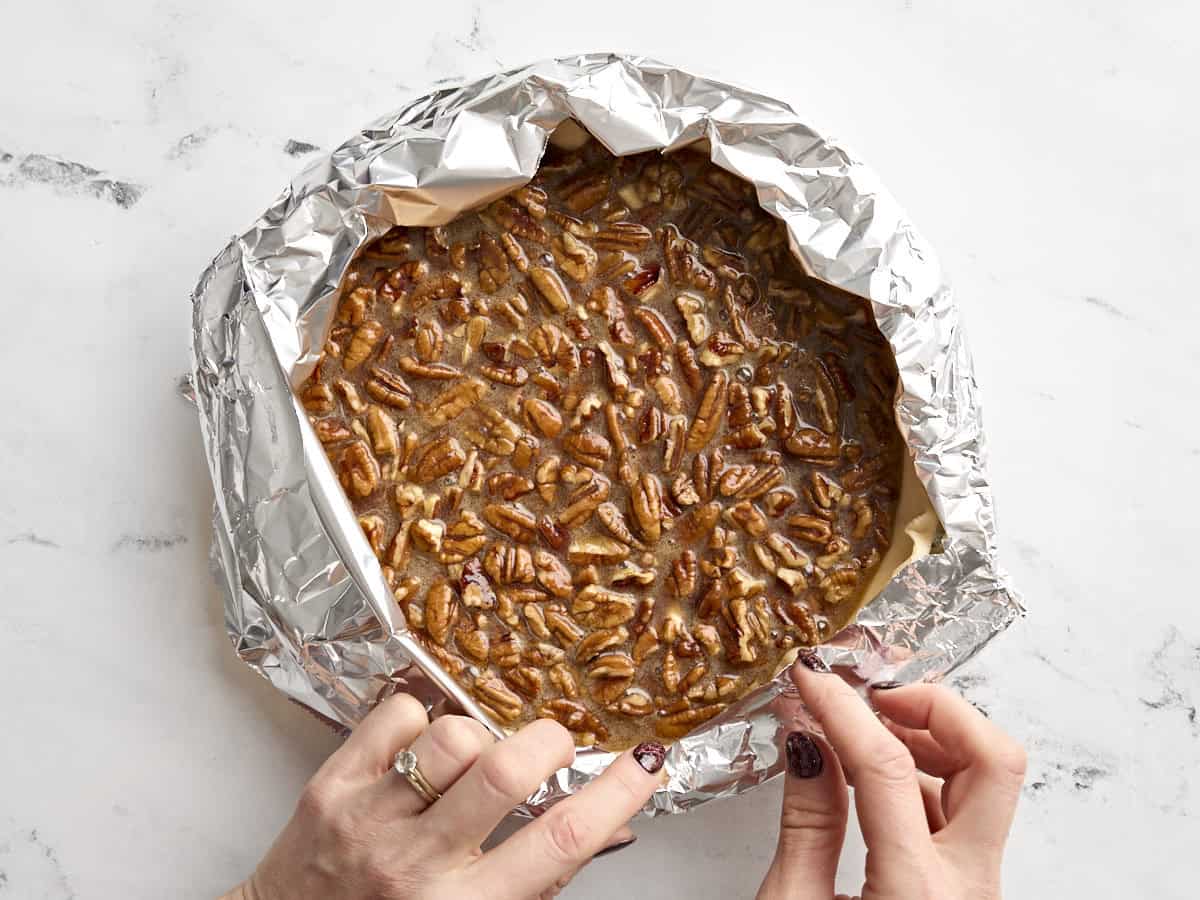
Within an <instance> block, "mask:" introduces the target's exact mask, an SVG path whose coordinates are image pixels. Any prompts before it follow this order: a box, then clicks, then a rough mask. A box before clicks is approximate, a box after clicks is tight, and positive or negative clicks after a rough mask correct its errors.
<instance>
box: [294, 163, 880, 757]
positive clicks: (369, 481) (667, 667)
mask: <svg viewBox="0 0 1200 900" xmlns="http://www.w3.org/2000/svg"><path fill="white" fill-rule="evenodd" d="M895 391H896V369H895V364H894V361H893V358H892V354H891V350H890V348H889V347H888V345H887V343H886V342H885V341H884V339H883V337H882V336H881V335H880V334H879V331H878V329H877V328H876V326H875V324H874V321H873V319H872V317H871V315H870V312H869V309H868V307H867V305H866V303H865V302H864V301H862V300H861V299H859V298H856V297H853V296H851V295H849V294H845V293H843V292H840V291H838V290H836V289H834V288H831V287H829V286H827V285H823V284H821V283H819V282H816V281H815V280H813V279H810V278H808V277H806V276H805V275H804V274H803V273H802V272H801V270H800V268H799V266H798V265H797V263H796V261H795V259H794V258H793V257H792V255H791V253H790V251H789V249H788V246H787V239H786V232H785V231H784V228H783V226H782V224H781V223H780V222H779V221H777V220H776V219H773V218H772V217H770V216H769V215H768V214H767V213H765V212H764V211H763V210H762V209H761V208H760V207H759V205H758V204H757V202H756V200H755V197H754V192H753V189H752V188H751V187H750V186H749V185H747V184H746V183H745V182H743V181H741V180H740V179H738V178H736V177H735V176H733V175H731V174H729V173H728V172H725V171H724V170H722V169H720V168H718V167H716V166H715V165H713V164H712V163H711V162H710V161H709V160H708V159H707V158H706V157H705V156H703V155H701V154H699V153H693V152H687V151H684V152H679V153H676V154H673V155H670V156H662V155H660V154H658V153H645V154H640V155H636V156H628V157H621V158H616V157H613V156H612V155H611V154H609V153H608V152H607V151H606V150H604V148H602V147H601V146H600V145H598V144H597V143H596V142H595V141H589V142H588V143H586V144H585V145H584V146H583V147H582V148H579V149H576V150H572V151H563V150H557V149H555V148H550V149H549V150H548V151H547V154H546V157H545V159H544V160H543V164H542V166H541V168H540V170H539V172H538V174H537V177H536V178H535V179H534V180H533V182H532V183H530V184H529V185H527V186H525V187H523V188H520V189H519V190H516V191H514V192H512V193H511V194H509V195H507V196H505V197H503V198H501V199H500V200H497V201H495V202H493V203H491V204H490V205H488V206H487V207H485V208H482V209H480V210H477V211H475V212H470V213H467V214H464V215H462V216H460V217H459V218H457V219H456V220H455V221H453V222H451V223H450V224H448V225H445V226H439V227H434V228H393V229H392V230H391V231H390V232H389V233H387V234H386V235H384V236H383V237H381V238H379V239H378V240H376V241H374V242H372V243H371V244H369V245H368V246H367V247H366V248H365V249H364V251H363V253H362V254H361V255H360V256H359V257H358V259H357V260H356V261H355V263H354V264H353V265H352V267H351V269H350V270H349V272H348V274H347V276H346V279H345V281H344V283H343V285H342V287H341V295H340V300H339V304H338V308H337V314H336V321H335V323H334V325H333V328H332V331H331V333H330V335H329V338H328V341H327V343H326V346H325V348H324V353H323V355H322V357H321V361H320V363H319V364H318V365H317V367H316V369H315V371H314V372H313V373H312V375H311V377H310V378H309V379H308V381H306V382H305V383H304V385H302V386H301V388H300V395H301V399H302V402H303V404H304V406H305V408H306V409H307V411H308V413H309V415H310V418H311V421H312V424H313V427H314V429H315V430H316V433H317V436H318V437H319V438H320V440H321V442H322V444H323V445H324V447H325V450H326V453H327V454H328V456H329V459H330V461H331V463H332V465H333V467H334V469H335V471H336V472H337V473H338V475H339V478H340V479H341V482H342V485H343V486H344V488H345V490H346V493H347V496H348V498H349V500H350V502H351V505H352V506H353V508H354V510H355V512H356V514H357V515H358V517H359V522H360V524H361V525H362V528H363V531H364V533H365V534H366V536H367V539H368V540H369V542H370V543H371V546H372V548H373V549H374V551H375V553H376V554H377V556H378V557H379V560H380V562H381V563H382V565H383V570H384V575H385V577H386V578H387V580H388V582H389V584H390V585H391V586H392V589H393V591H394V593H395V597H396V602H397V603H398V604H399V607H400V609H401V610H402V611H403V613H404V616H405V618H406V620H407V622H408V625H409V627H410V628H411V630H412V631H413V633H414V634H415V635H417V636H418V638H419V639H420V640H421V641H422V643H423V644H424V645H425V646H426V647H427V648H428V650H429V651H430V653H432V654H433V655H434V656H435V657H436V658H437V659H438V661H439V662H440V663H441V664H442V666H443V667H445V669H446V670H447V671H448V672H449V673H450V674H451V675H452V676H453V677H454V678H455V679H456V680H457V681H458V682H459V683H460V684H462V686H463V687H464V688H465V689H466V690H467V691H468V692H470V693H471V694H472V696H474V697H475V698H476V699H477V700H478V701H479V703H480V704H481V705H482V706H483V707H484V708H485V709H486V710H487V711H488V712H489V713H490V714H491V715H492V716H493V717H494V718H495V720H496V721H497V723H498V724H500V725H502V726H504V727H506V728H515V727H518V726H520V725H521V724H523V723H525V722H528V721H531V720H532V719H534V718H537V717H548V718H553V719H556V720H557V721H559V722H561V723H562V724H563V725H564V726H566V727H567V728H569V729H570V730H571V731H572V732H573V733H574V735H575V737H576V740H577V743H579V744H580V745H582V746H588V745H593V744H594V745H598V746H601V747H604V748H607V749H620V748H624V747H627V746H630V745H632V744H635V743H637V742H638V741H640V740H643V739H645V738H647V737H651V736H654V737H658V738H659V739H672V738H676V737H679V736H681V735H683V734H685V733H686V732H688V731H690V730H691V729H692V728H694V727H695V726H697V725H699V724H700V723H702V722H704V721H706V720H708V719H710V718H712V717H713V716H715V715H717V714H718V713H720V712H721V711H722V710H723V709H725V708H726V707H727V706H728V705H729V704H730V703H731V702H733V701H734V700H736V699H737V698H738V697H740V696H742V695H744V694H745V693H747V692H748V691H749V690H750V689H752V688H753V687H755V686H756V685H759V684H761V683H762V682H764V681H765V680H767V679H769V678H770V677H771V676H772V675H773V674H774V672H775V670H776V669H777V667H778V664H779V662H780V660H781V658H782V657H783V656H784V655H785V654H786V653H787V652H788V651H789V650H791V649H793V648H795V647H796V646H799V645H812V644H817V643H820V642H821V641H823V640H825V639H827V638H829V637H831V636H832V635H833V634H834V633H836V632H837V631H838V630H839V629H840V628H841V627H842V626H843V625H845V624H846V623H847V622H848V621H849V620H850V618H852V617H853V615H854V614H855V612H856V611H857V610H858V608H859V606H860V605H861V603H862V601H863V599H864V598H863V591H864V590H865V588H866V585H867V583H868V582H869V581H870V578H871V576H872V575H873V574H874V572H875V570H876V568H877V567H878V566H879V562H880V559H881V557H882V556H883V554H884V553H885V551H886V549H887V547H888V543H889V539H890V536H891V533H892V528H893V519H894V517H895V512H896V503H897V498H898V494H899V486H900V480H901V465H902V459H903V452H902V449H903V444H902V441H901V438H900V436H899V433H898V432H897V429H896V425H895V421H894V418H893V414H892V401H893V397H894V396H895Z"/></svg>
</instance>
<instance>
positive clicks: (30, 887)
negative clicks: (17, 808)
mask: <svg viewBox="0 0 1200 900" xmlns="http://www.w3.org/2000/svg"><path fill="white" fill-rule="evenodd" d="M0 863H3V864H4V868H3V869H0V893H7V892H8V889H9V888H10V887H11V888H13V889H15V890H17V891H19V893H18V894H17V896H25V897H29V896H34V893H33V892H34V890H37V891H38V892H39V893H37V895H36V896H39V897H47V898H50V900H75V897H76V894H75V889H74V888H73V887H71V882H70V880H69V879H68V878H67V872H66V869H65V868H64V866H63V864H62V860H60V859H59V858H58V851H56V850H55V849H54V848H53V847H51V846H50V845H49V844H47V843H46V841H45V840H44V839H43V838H42V837H41V835H40V834H38V830H37V829H36V828H32V829H30V830H29V831H20V832H17V833H16V834H14V835H13V836H12V837H11V838H9V839H8V840H5V841H3V842H0ZM48 890H49V891H53V892H54V893H53V894H51V893H46V892H47V891H48Z"/></svg>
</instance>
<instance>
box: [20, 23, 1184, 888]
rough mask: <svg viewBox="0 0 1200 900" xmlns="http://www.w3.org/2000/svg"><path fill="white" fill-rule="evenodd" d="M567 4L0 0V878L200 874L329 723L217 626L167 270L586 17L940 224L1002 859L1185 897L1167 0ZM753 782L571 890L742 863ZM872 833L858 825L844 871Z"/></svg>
mask: <svg viewBox="0 0 1200 900" xmlns="http://www.w3.org/2000/svg"><path fill="white" fill-rule="evenodd" d="M595 8H596V10H597V11H596V13H595V14H594V15H591V14H588V13H587V12H586V9H585V8H584V7H581V6H579V5H576V6H570V5H567V4H562V3H549V2H541V0H538V2H522V3H511V2H509V3H490V4H480V3H470V2H465V0H443V2H440V3H436V4H431V5H428V6H424V7H423V8H422V5H419V4H412V3H410V4H402V3H397V2H390V3H379V2H374V0H368V2H364V3H358V4H349V5H336V4H329V3H327V2H317V0H287V2H282V0H271V2H258V3H235V2H232V0H210V2H204V3H202V2H199V0H153V2H151V0H123V2H119V3H111V4H86V3H82V2H73V0H40V2H37V3H21V4H11V5H8V6H6V7H5V9H4V12H3V16H2V21H3V26H2V27H3V29H4V33H5V35H6V38H7V40H6V41H5V42H4V44H5V48H4V50H3V53H2V54H0V160H2V161H0V347H2V348H3V349H2V352H3V361H2V362H0V396H2V397H4V398H5V404H4V405H5V415H4V417H3V418H2V419H0V578H3V583H4V585H5V590H4V599H3V602H2V603H0V654H2V656H3V659H4V662H5V670H6V672H7V673H8V674H7V676H6V677H5V678H4V679H3V685H4V694H3V696H4V704H5V707H6V710H7V714H6V715H5V717H4V725H3V729H2V732H0V897H10V896H11V897H14V898H17V897H19V898H52V900H60V898H76V897H77V898H81V900H84V898H88V900H90V898H108V897H113V898H116V897H121V898H130V897H147V898H157V897H192V896H195V897H206V896H213V895H215V894H216V893H218V892H219V891H220V890H221V889H223V888H225V887H227V886H228V885H230V884H232V883H233V882H235V881H236V880H238V879H239V878H241V877H242V876H243V875H244V874H246V873H247V872H248V871H249V870H250V868H251V867H252V865H253V863H254V861H255V860H256V859H257V857H258V855H259V854H260V853H261V852H262V850H263V849H264V848H265V847H266V845H267V843H268V841H269V839H270V838H271V836H272V835H273V833H274V832H275V830H276V829H277V828H278V827H279V825H280V823H281V822H282V820H283V819H284V817H285V816H286V814H287V813H288V811H289V809H290V807H291V804H292V802H293V798H294V796H295V794H296V793H297V791H298V789H299V787H300V785H301V784H302V783H303V781H304V779H305V778H306V777H307V775H308V774H309V773H310V772H311V771H312V770H313V769H314V768H315V767H316V766H317V765H318V763H319V762H320V761H321V760H322V758H324V756H325V755H326V754H328V753H329V752H330V751H331V750H332V749H333V748H334V746H335V743H336V742H335V740H334V739H333V738H332V737H331V736H330V735H329V734H328V733H327V732H326V731H325V730H324V728H323V726H321V725H320V724H318V723H317V722H315V721H313V720H311V719H309V718H308V717H307V716H306V715H305V714H304V713H303V712H301V711H300V710H298V709H296V708H295V707H292V706H290V705H288V704H287V703H285V702H284V701H283V700H281V699H280V697H279V696H277V695H276V694H275V693H273V691H272V690H271V689H269V687H268V686H267V685H266V684H265V683H264V682H261V681H260V680H258V679H257V677H256V676H254V675H252V674H251V673H250V672H249V671H248V670H247V669H245V668H244V667H242V665H241V664H240V663H238V662H237V661H236V660H235V659H234V656H233V654H232V652H231V650H230V649H229V647H228V645H227V643H226V641H225V638H224V635H223V631H222V627H221V623H220V612H219V598H218V595H217V591H216V589H215V587H214V585H213V582H212V581H211V579H210V577H209V574H208V567H207V559H206V551H207V546H208V541H209V535H208V510H209V506H210V503H211V493H210V487H209V483H208V477H207V474H206V471H205V468H204V464H203V460H202V457H201V452H200V447H199V442H198V432H197V428H196V420H195V414H194V412H193V411H192V410H191V409H190V408H189V407H188V406H186V405H185V404H184V403H183V402H182V401H181V400H180V399H179V398H178V397H177V395H176V392H175V381H176V379H177V377H178V376H179V375H180V374H181V373H182V372H183V371H184V370H185V368H186V366H187V322H188V305H187V293H188V290H189V289H190V288H191V286H192V284H193V281H194V279H195V277H196V276H197V274H198V273H199V272H200V270H201V269H202V268H203V266H204V265H205V264H206V262H207V261H208V259H209V257H210V256H211V255H212V254H214V253H215V252H216V251H217V250H218V249H219V247H220V246H221V245H222V244H223V242H224V241H225V240H226V239H227V237H228V236H229V235H230V234H231V233H233V232H234V231H236V230H241V229H242V228H244V227H245V226H246V225H248V224H249V223H250V221H251V220H252V219H253V217H254V216H255V215H257V214H258V213H259V212H260V211H261V210H262V209H263V208H264V207H265V206H266V204H267V203H268V202H269V201H270V200H271V199H272V198H273V197H274V196H275V195H276V193H277V191H278V190H279V189H280V188H281V186H282V185H283V184H284V183H285V182H286V180H287V179H288V177H289V176H290V175H291V174H292V173H293V172H294V171H295V170H296V169H297V168H298V167H300V166H301V165H302V164H303V162H304V158H305V157H304V154H303V152H302V151H297V150H295V148H294V145H293V153H292V154H290V155H289V154H288V153H287V152H285V147H286V146H289V141H293V140H294V141H302V142H307V143H311V144H314V145H318V146H320V147H329V146H331V145H334V144H335V143H336V142H338V141H339V140H340V139H341V138H343V137H345V136H346V135H348V134H349V133H351V132H352V131H353V130H354V129H355V127H356V126H358V125H359V124H361V123H363V122H365V121H367V120H368V119H371V118H374V117H375V116H376V115H378V114H380V113H382V112H384V111H386V110H388V109H390V108H393V107H395V106H396V105H398V103H399V102H400V101H401V100H402V99H403V98H404V97H406V96H408V95H409V94H410V93H411V92H414V91H418V90H420V89H421V88H423V87H424V86H426V85H428V84H429V83H430V82H432V81H435V80H437V79H441V78H449V77H454V76H460V75H476V74H481V73H483V72H486V71H488V70H491V69H494V68H497V67H498V66H501V65H503V66H511V65H515V64H518V63H522V62H526V61H529V60H532V59H534V58H538V57H542V56H547V55H552V54H561V53H567V52H573V51H579V50H591V49H604V48H616V49H630V50H635V51H641V52H647V53H652V54H654V55H657V56H659V57H661V58H664V59H667V60H671V61H676V62H678V63H679V64H682V65H685V66H689V67H693V68H696V69H700V70H704V71H707V72H710V73H712V74H714V75H717V76H721V77H725V78H727V79H730V80H735V81H739V82H741V83H744V84H747V85H749V86H752V87H755V88H757V89H759V90H761V91H764V92H767V93H771V94H775V95H778V96H780V97H784V98H787V99H789V100H791V101H792V102H793V104H794V105H795V106H796V107H797V109H799V110H800V111H802V112H803V113H804V114H806V115H807V116H809V117H810V119H811V120H812V121H814V122H815V123H817V124H818V125H821V126H822V127H824V128H825V129H826V130H827V131H829V132H831V133H835V134H837V135H839V136H841V137H842V138H844V139H845V140H846V141H847V142H848V143H849V145H850V146H851V147H853V148H855V149H856V150H857V151H858V153H859V154H860V155H862V156H863V157H864V158H866V159H867V160H868V161H870V162H871V163H872V164H873V165H874V166H875V167H876V168H877V169H878V170H879V172H880V173H881V174H882V176H883V177H884V179H885V181H886V182H887V183H888V184H889V185H890V187H891V189H892V190H893V192H894V193H895V194H896V195H897V196H898V197H899V198H900V199H901V201H902V202H903V203H904V204H905V205H906V206H907V207H908V209H909V210H910V212H911V213H912V215H913V217H914V218H915V220H916V221H917V223H918V224H919V226H920V227H921V228H922V230H923V231H924V232H925V233H926V234H927V235H928V236H929V237H930V238H931V239H932V240H933V241H934V243H935V244H936V245H937V246H938V247H939V249H940V252H941V254H942V256H943V259H944V262H945V265H946V268H947V269H948V271H949V272H950V273H951V276H952V278H953V280H954V283H955V285H956V287H957V290H958V294H959V297H960V299H961V303H962V305H963V307H964V309H965V312H966V318H967V321H968V324H969V327H970V332H971V336H972V339H973V345H974V347H975V352H976V358H977V364H978V370H979V378H980V381H981V383H982V385H983V387H984V391H985V397H986V402H987V407H988V413H987V425H988V427H989V431H990V435H991V446H992V451H993V459H992V473H993V475H994V481H995V485H996V491H997V495H998V498H999V510H1000V514H1001V525H1002V528H1003V538H1004V547H1005V550H1006V561H1007V563H1008V565H1009V566H1010V567H1011V569H1012V571H1013V573H1014V575H1015V577H1016V579H1017V582H1018V584H1019V585H1020V587H1021V588H1022V589H1023V591H1024V594H1025V596H1026V598H1027V601H1028V605H1029V609H1030V615H1029V617H1028V619H1027V620H1025V621H1023V622H1022V623H1020V624H1018V625H1017V626H1016V627H1014V628H1013V629H1012V630H1011V631H1010V632H1009V633H1008V634H1006V635H1005V636H1003V637H1002V638H1001V639H999V640H998V641H996V642H995V643H994V644H993V646H992V647H990V648H989V649H988V651H987V652H986V653H985V654H984V655H983V656H982V657H981V658H979V659H978V660H977V661H976V662H975V663H973V664H972V665H971V666H970V667H969V668H968V669H967V670H965V671H964V672H963V673H962V675H961V676H960V677H959V678H957V679H956V683H957V684H958V686H959V687H961V688H962V689H963V690H965V691H966V693H967V695H968V696H969V697H970V698H971V699H972V700H974V701H976V702H977V703H979V704H981V705H983V706H984V707H986V708H987V709H988V710H989V712H990V713H991V715H992V716H993V717H994V718H995V719H996V720H997V721H998V722H1000V723H1002V724H1003V725H1004V726H1005V727H1007V728H1008V729H1010V730H1011V731H1012V732H1014V733H1015V734H1017V735H1018V736H1019V737H1020V738H1021V739H1022V740H1023V741H1025V742H1026V743H1027V745H1028V747H1029V750H1030V754H1031V769H1030V778H1029V784H1028V786H1027V788H1026V790H1025V796H1024V798H1023V801H1022V805H1021V809H1020V814H1019V818H1018V822H1017V825H1016V829H1015V833H1014V836H1013V841H1012V845H1011V851H1010V854H1009V858H1008V863H1007V883H1008V895H1009V896H1011V897H1020V898H1026V897H1029V898H1034V897H1069V898H1096V897H1155V898H1160V897H1162V898H1184V897H1194V896H1195V891H1196V887H1195V879H1194V876H1195V871H1196V862H1195V850H1196V847H1197V846H1198V845H1200V720H1198V717H1197V705H1198V704H1200V605H1198V604H1197V603H1196V601H1195V597H1194V596H1193V594H1194V591H1193V590H1191V589H1190V588H1188V587H1187V586H1185V579H1184V578H1183V577H1181V575H1180V572H1181V570H1183V569H1186V567H1187V566H1188V565H1189V563H1190V562H1191V560H1192V559H1194V557H1192V555H1191V554H1192V553H1193V552H1195V546H1196V543H1197V538H1198V537H1200V534H1198V533H1197V532H1198V529H1197V527H1196V525H1195V522H1194V521H1193V520H1190V519H1189V518H1188V517H1187V514H1188V513H1189V507H1191V508H1194V507H1195V505H1196V501H1197V499H1198V497H1197V488H1196V485H1197V482H1198V479H1200V424H1198V420H1197V417H1196V415H1195V408H1196V401H1195V399H1194V398H1195V396H1196V395H1197V393H1200V375H1198V374H1197V372H1198V371H1200V369H1198V367H1197V360H1198V359H1200V339H1198V338H1197V327H1198V326H1200V314H1198V313H1197V309H1198V307H1197V301H1196V297H1195V291H1196V284H1197V283H1198V282H1200V252H1198V251H1200V246H1198V238H1197V235H1198V234H1200V216H1198V214H1197V211H1196V210H1197V205H1196V204H1197V203H1198V202H1200V175H1198V172H1200V169H1198V168H1197V167H1196V165H1195V162H1196V147H1197V146H1200V125H1198V124H1197V121H1198V120H1197V118H1196V116H1195V115H1194V110H1192V109H1191V107H1192V106H1193V105H1194V104H1193V103H1191V102H1190V101H1189V102H1188V103H1186V104H1185V102H1184V100H1185V96H1184V92H1185V86H1186V85H1195V84H1196V83H1198V82H1200V64H1198V63H1197V59H1198V58H1200V57H1197V54H1196V46H1197V44H1196V37H1195V35H1196V33H1197V31H1198V30H1200V14H1198V13H1197V11H1196V7H1195V6H1194V5H1192V4H1184V3H1170V2H1166V0H1148V2H1143V3H1139V4H1125V3H1120V2H1117V0H1089V2H1082V0H1057V2H1054V3H1045V2H1032V0H1017V2H1014V3H1007V4H981V3H961V2H952V0H941V2H931V0H823V2H788V3H783V2H776V3H765V2H754V0H744V2H741V3H738V4H728V3H720V4H718V3H708V2H699V0H694V2H688V3H659V4H655V3H647V2H637V3H630V2H618V0H608V2H605V3H603V4H600V5H598V6H596V7H595ZM750 23H761V24H760V25H755V24H750ZM1188 93H1189V94H1190V93H1192V92H1191V91H1190V90H1189V92H1188ZM9 154H11V158H10V157H9ZM40 156H47V157H55V158H57V159H59V160H66V161H71V162H75V163H81V164H83V165H85V166H88V167H92V168H95V169H98V170H103V172H104V174H103V175H100V176H92V177H91V178H90V180H89V177H88V176H86V173H84V172H82V171H81V170H78V169H74V170H72V169H70V168H69V167H68V168H63V167H61V166H57V165H55V164H53V163H51V162H48V161H46V160H43V159H40ZM96 178H100V179H103V178H110V179H114V180H116V181H118V182H121V183H123V184H127V185H136V186H138V187H137V188H132V187H125V186H123V184H117V185H108V186H105V185H100V186H99V187H96V185H95V180H96ZM139 191H140V193H139ZM777 800H778V797H777V791H776V790H775V789H774V788H769V789H764V790H762V791H761V792H759V793H757V794H754V795H752V796H749V797H746V798H743V799H741V800H738V801H734V802H727V803H723V804H714V805H710V806H708V807H705V808H703V809H701V810H699V811H697V812H695V813H692V814H690V815H687V816H683V817H677V818H673V819H669V820H659V821H654V822H648V823H644V824H642V825H640V826H639V827H638V832H639V834H640V835H641V840H640V842H639V843H638V844H637V845H635V846H634V847H633V848H632V849H630V850H628V851H625V852H622V853H620V854H617V855H616V856H614V857H611V858H609V859H606V860H604V861H603V862H601V863H597V864H596V865H594V866H593V867H592V868H591V869H590V870H589V871H587V872H586V873H585V874H583V875H582V876H581V877H580V878H579V879H578V880H577V883H576V885H575V886H573V887H572V888H571V889H570V890H569V891H568V896H572V897H576V898H601V897H611V896H636V897H645V898H657V897H687V898H690V900H708V898H729V897H747V896H750V895H752V893H753V890H754V888H755V886H756V885H757V881H758V879H759V877H760V875H761V873H762V872H763V869H764V867H765V865H766V861H767V859H768V855H769V853H770V848H771V844H772V841H773V837H774V831H775V824H774V817H775V809H776V805H777ZM861 861H862V850H861V847H860V846H859V845H858V844H857V843H856V842H855V843H852V845H851V847H850V849H849V850H848V851H847V854H846V858H845V865H844V867H843V873H842V874H843V876H844V877H843V880H842V884H843V886H844V887H850V888H852V887H856V886H857V882H856V881H855V880H854V878H853V876H854V875H855V873H856V872H857V871H861V869H860V867H861Z"/></svg>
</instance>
